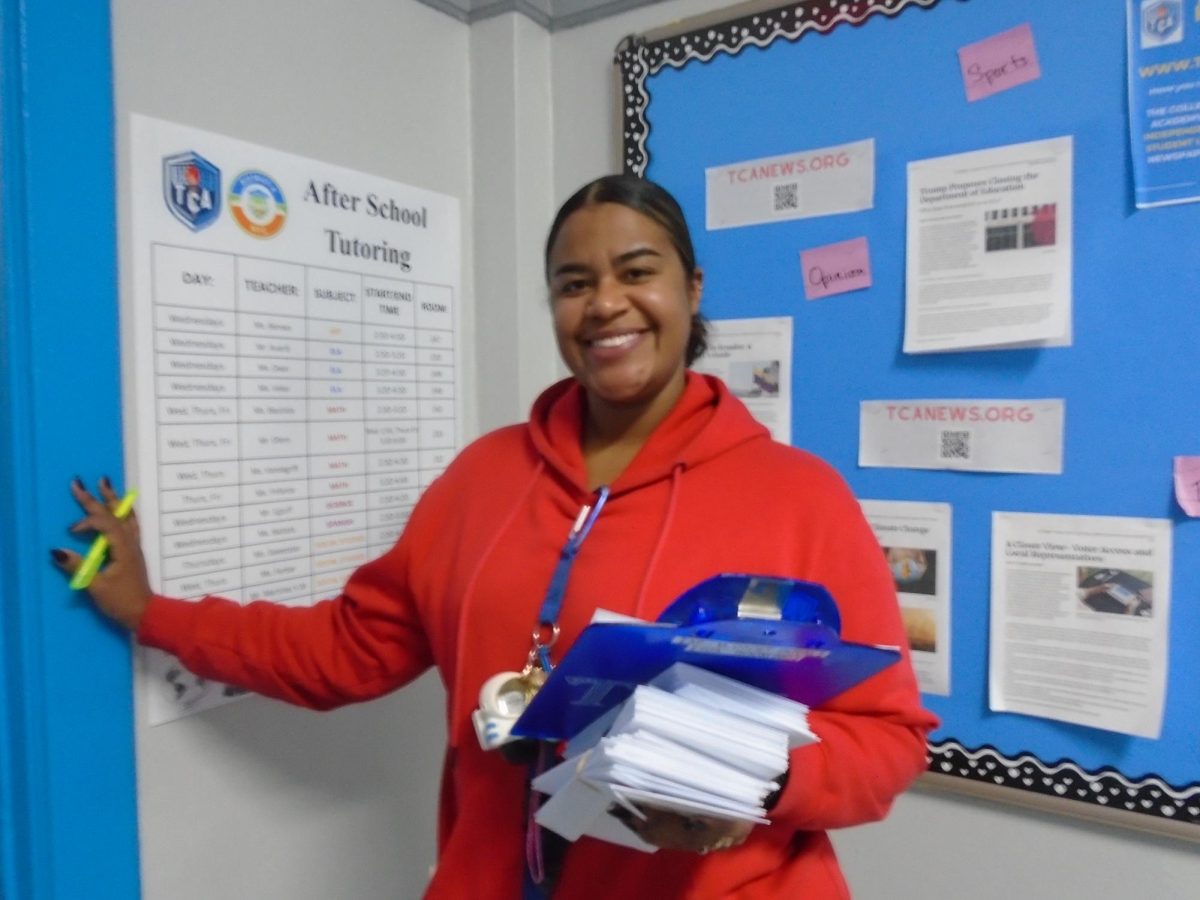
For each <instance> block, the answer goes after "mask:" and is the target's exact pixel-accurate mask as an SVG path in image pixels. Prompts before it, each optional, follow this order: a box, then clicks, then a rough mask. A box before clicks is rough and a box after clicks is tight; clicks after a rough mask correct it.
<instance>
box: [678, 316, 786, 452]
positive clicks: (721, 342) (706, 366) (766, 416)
mask: <svg viewBox="0 0 1200 900" xmlns="http://www.w3.org/2000/svg"><path fill="white" fill-rule="evenodd" d="M708 325H709V328H708V350H706V351H705V352H704V355H703V356H701V357H700V358H699V359H698V360H696V363H695V365H693V366H692V368H693V369H695V370H696V371H697V372H703V373H705V374H707V375H716V376H717V377H718V378H720V379H721V380H722V381H724V382H725V384H726V385H728V386H729V390H730V392H731V393H732V394H733V395H734V396H735V397H740V398H741V399H742V402H743V403H745V404H746V408H747V409H749V410H750V412H751V414H752V415H753V416H754V418H756V419H757V420H758V421H759V422H761V423H762V424H763V425H765V426H767V429H768V430H769V431H770V432H771V437H772V439H774V440H776V441H779V443H781V444H790V443H791V442H792V319H791V317H790V316H764V317H762V318H758V319H713V320H712V321H710V322H709V323H708Z"/></svg>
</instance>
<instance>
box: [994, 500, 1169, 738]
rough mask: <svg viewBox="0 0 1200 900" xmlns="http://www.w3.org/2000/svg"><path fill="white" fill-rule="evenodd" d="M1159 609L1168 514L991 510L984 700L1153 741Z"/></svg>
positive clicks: (1158, 706)
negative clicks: (1142, 515) (1139, 516)
mask: <svg viewBox="0 0 1200 900" xmlns="http://www.w3.org/2000/svg"><path fill="white" fill-rule="evenodd" d="M1170 612H1171V522H1170V521H1169V520H1168V519H1133V518H1119V517H1116V516H1059V515H1045V514H1033V513H1011V512H996V513H993V514H992V598H991V640H990V645H989V648H988V654H989V655H988V673H989V674H988V694H989V698H990V701H989V705H990V708H991V709H993V710H995V711H997V712H1015V713H1024V714H1026V715H1031V716H1041V717H1043V718H1048V719H1057V720H1058V721H1060V722H1072V723H1074V724H1076V725H1088V726H1091V727H1092V728H1102V729H1104V730H1106V731H1117V732H1121V733H1123V734H1133V735H1137V736H1139V737H1146V738H1157V737H1158V736H1159V733H1160V731H1161V730H1162V711H1163V698H1164V692H1165V689H1166V677H1167V661H1168V652H1169V647H1168V635H1169V633H1170V631H1169V620H1170Z"/></svg>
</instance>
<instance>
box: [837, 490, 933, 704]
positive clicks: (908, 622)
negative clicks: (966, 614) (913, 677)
mask: <svg viewBox="0 0 1200 900" xmlns="http://www.w3.org/2000/svg"><path fill="white" fill-rule="evenodd" d="M859 503H860V504H861V505H862V509H863V514H864V515H865V516H866V517H867V521H868V522H870V523H871V528H872V529H873V530H874V531H875V537H876V539H877V540H878V541H879V544H880V546H881V547H882V548H883V554H884V557H885V558H886V559H887V562H888V567H889V568H890V569H891V570H892V578H893V580H894V581H895V583H896V594H897V596H898V597H899V598H900V614H901V616H903V618H904V631H905V633H906V634H907V635H908V648H909V650H910V651H911V652H912V664H913V669H914V670H915V671H916V673H917V684H918V686H919V687H920V688H921V690H922V691H923V692H925V693H927V694H939V695H941V696H943V697H948V696H949V695H950V571H951V568H950V534H951V531H950V515H951V508H950V504H949V503H911V502H906V501H901V500H860V501H859Z"/></svg>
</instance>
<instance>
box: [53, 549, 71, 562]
mask: <svg viewBox="0 0 1200 900" xmlns="http://www.w3.org/2000/svg"><path fill="white" fill-rule="evenodd" d="M50 557H51V558H52V559H53V560H54V561H55V562H56V563H65V562H66V561H67V551H66V550H59V549H58V548H57V547H55V548H54V549H52V550H51V551H50Z"/></svg>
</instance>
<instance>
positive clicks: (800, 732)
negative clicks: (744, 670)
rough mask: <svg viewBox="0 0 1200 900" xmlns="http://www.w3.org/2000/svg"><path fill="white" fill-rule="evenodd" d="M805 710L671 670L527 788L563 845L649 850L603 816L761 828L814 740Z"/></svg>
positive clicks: (726, 682)
mask: <svg viewBox="0 0 1200 900" xmlns="http://www.w3.org/2000/svg"><path fill="white" fill-rule="evenodd" d="M816 740H817V737H816V736H815V735H814V734H813V733H812V732H811V731H810V730H809V728H808V708H807V707H805V706H804V705H803V704H801V703H797V702H795V701H792V700H788V699H787V698H785V697H781V696H779V695H777V694H772V693H770V692H769V691H765V690H762V689H760V688H756V687H752V686H750V685H747V684H743V683H742V682H740V681H735V680H734V679H731V678H726V677H725V676H723V675H717V674H714V673H712V672H708V671H706V670H704V669H698V668H696V667H695V666H689V665H687V664H685V663H677V664H675V665H674V666H672V667H671V668H670V669H668V670H666V671H665V672H663V673H662V674H661V675H659V676H658V677H657V678H655V679H654V680H653V681H652V682H651V683H650V684H648V685H640V686H638V688H637V689H636V690H635V691H634V692H633V694H632V695H631V696H630V697H629V698H628V699H627V700H626V701H625V702H624V703H622V704H621V705H619V706H617V707H614V708H613V709H612V710H609V712H608V713H606V714H605V715H604V716H602V717H601V718H600V719H599V720H597V721H596V722H595V723H593V724H592V725H591V726H589V727H588V728H587V729H585V730H584V731H583V732H581V733H580V734H578V735H577V736H576V737H575V738H573V739H572V740H571V741H570V742H569V743H568V745H567V751H566V752H567V758H566V760H565V761H564V762H562V763H560V764H559V765H558V766H556V767H555V768H553V769H550V770H549V771H547V772H545V773H543V774H542V775H540V776H539V777H538V778H536V779H535V780H534V782H533V787H534V788H535V789H536V790H538V791H540V792H541V793H544V794H549V795H550V796H549V798H548V799H546V800H545V801H544V802H543V803H542V804H541V806H540V808H539V809H538V811H537V815H536V818H537V821H538V823H539V824H540V825H541V826H542V827H544V828H548V829H549V830H551V831H554V832H556V833H558V834H560V835H562V836H563V837H565V838H567V839H568V840H572V841H573V840H576V839H578V838H579V837H581V836H583V835H585V834H586V835H590V836H591V837H596V838H599V839H601V840H605V841H609V842H611V843H617V844H622V845H624V846H628V847H635V848H637V849H639V850H645V851H647V852H653V851H654V849H655V847H654V846H652V845H651V844H648V843H646V842H645V841H643V840H641V838H639V837H638V836H637V834H636V833H635V832H634V831H633V830H632V829H630V828H628V827H627V826H626V825H625V824H623V823H622V822H621V821H620V820H619V819H618V818H616V817H615V816H613V815H611V814H610V813H609V810H610V809H615V808H617V807H624V808H625V809H627V810H628V811H629V812H630V814H631V815H633V816H636V817H638V818H643V817H644V813H643V812H642V810H641V809H639V806H646V807H655V808H657V809H665V810H670V811H673V812H677V813H680V814H682V815H699V816H715V817H720V818H728V819H740V820H743V821H748V822H759V823H765V822H767V821H768V820H767V815H766V811H765V810H764V808H763V803H764V802H765V801H766V799H767V798H768V797H769V796H770V795H771V794H772V793H773V792H774V791H775V790H777V789H778V788H779V783H778V782H777V781H776V780H775V779H776V778H778V777H779V776H780V775H781V774H783V773H784V772H785V771H786V770H787V766H788V750H789V749H790V748H792V747H798V746H801V745H803V744H808V743H812V742H814V741H816Z"/></svg>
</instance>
